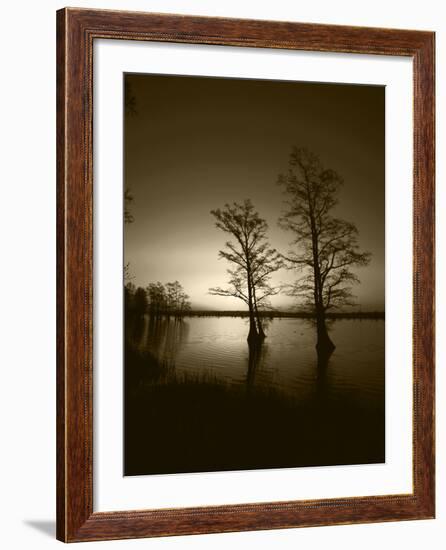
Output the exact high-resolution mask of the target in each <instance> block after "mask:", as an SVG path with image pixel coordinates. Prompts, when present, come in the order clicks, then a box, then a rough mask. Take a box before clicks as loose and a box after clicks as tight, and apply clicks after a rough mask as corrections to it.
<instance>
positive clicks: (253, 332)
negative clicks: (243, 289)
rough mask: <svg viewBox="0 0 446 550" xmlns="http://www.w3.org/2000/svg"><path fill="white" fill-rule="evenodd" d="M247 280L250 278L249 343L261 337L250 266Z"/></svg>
mask: <svg viewBox="0 0 446 550" xmlns="http://www.w3.org/2000/svg"><path fill="white" fill-rule="evenodd" d="M247 278H248V307H249V333H248V341H252V340H255V339H257V338H258V337H259V335H258V333H257V327H256V321H255V310H254V300H253V289H252V284H251V270H250V267H249V264H248V269H247Z"/></svg>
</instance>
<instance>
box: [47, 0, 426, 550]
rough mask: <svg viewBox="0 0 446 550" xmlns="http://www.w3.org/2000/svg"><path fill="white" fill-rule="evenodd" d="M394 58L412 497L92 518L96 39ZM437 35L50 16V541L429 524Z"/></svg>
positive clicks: (105, 14) (116, 15)
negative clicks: (401, 62)
mask: <svg viewBox="0 0 446 550" xmlns="http://www.w3.org/2000/svg"><path fill="white" fill-rule="evenodd" d="M97 38H109V39H117V40H118V39H126V40H156V41H166V42H187V43H194V44H219V45H222V46H228V45H234V46H250V47H261V48H282V49H296V50H311V51H327V52H352V53H364V54H365V53H367V54H381V55H402V56H409V57H411V58H412V59H413V64H414V185H413V193H414V197H413V198H414V284H413V289H414V292H413V307H414V325H413V350H414V364H413V375H414V388H413V392H414V393H413V395H414V418H413V434H414V444H413V453H414V454H413V456H414V461H413V464H414V469H413V493H412V494H409V495H385V496H370V497H356V498H342V499H328V500H312V501H292V502H274V503H261V504H243V505H235V506H234V505H231V506H230V505H228V506H212V507H200V508H183V509H172V510H142V511H141V510H140V511H122V512H110V513H105V512H96V513H94V512H93V480H92V466H93V394H92V376H93V362H92V349H93V324H92V323H93V320H92V319H93V315H92V313H93V311H92V304H93V301H92V296H93V278H92V276H93V271H92V267H93V199H92V198H93V177H92V166H93V150H92V118H93V116H92V115H93V113H92V93H93V88H92V86H93V81H92V69H93V41H94V40H95V39H97ZM434 485H435V475H434V34H433V33H431V32H424V31H423V32H422V31H408V30H394V29H371V28H360V27H343V26H331V25H312V24H301V23H286V22H271V21H251V20H237V19H225V18H207V17H185V16H181V15H161V14H148V13H131V12H117V11H99V10H89V9H85V10H83V9H75V8H66V9H63V10H60V11H59V12H58V13H57V538H58V539H60V540H62V541H66V542H72V541H87V540H105V539H121V538H134V537H148V536H162V535H183V534H192V533H211V532H225V531H246V530H254V529H275V528H284V527H304V526H314V525H327V524H343V523H358V522H361V523H365V522H375V521H391V520H409V519H421V518H432V517H434V507H435V490H434Z"/></svg>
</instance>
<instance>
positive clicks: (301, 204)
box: [278, 147, 371, 353]
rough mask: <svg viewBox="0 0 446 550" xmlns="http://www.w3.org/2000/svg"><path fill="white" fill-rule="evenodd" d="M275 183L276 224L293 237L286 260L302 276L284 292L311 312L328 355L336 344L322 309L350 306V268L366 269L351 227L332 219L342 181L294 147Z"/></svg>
mask: <svg viewBox="0 0 446 550" xmlns="http://www.w3.org/2000/svg"><path fill="white" fill-rule="evenodd" d="M278 181H279V184H281V185H282V186H283V187H284V190H285V194H286V196H287V200H286V207H285V211H284V213H283V215H282V217H281V218H280V220H279V224H280V225H281V226H282V227H283V228H284V229H286V230H288V231H290V232H291V233H293V235H294V239H293V241H292V243H291V246H292V247H293V248H292V249H291V250H290V251H289V253H288V254H287V255H286V256H285V258H286V260H287V261H288V263H289V265H290V266H291V267H293V268H295V269H297V270H298V271H299V273H300V274H301V276H300V277H299V278H298V279H297V281H296V282H295V284H294V285H292V287H291V288H290V291H289V294H290V295H292V296H294V297H295V298H298V299H299V301H300V303H302V304H303V305H305V306H309V307H310V308H311V309H312V310H313V311H314V313H315V316H316V326H317V344H316V348H317V349H318V351H319V352H321V353H331V352H332V351H333V349H334V348H335V345H334V344H333V342H332V341H331V339H330V337H329V335H328V331H327V323H326V314H327V311H329V310H330V309H334V308H342V307H345V306H351V305H353V304H354V300H353V294H352V285H353V284H356V283H359V278H358V276H357V274H356V273H355V272H354V271H352V268H353V267H355V266H356V267H357V266H365V265H367V264H368V263H369V261H370V256H371V255H370V253H368V252H362V251H361V250H360V248H359V244H358V229H357V228H356V226H355V225H354V224H353V223H350V222H348V221H345V220H343V219H339V218H337V217H335V215H334V213H333V209H334V207H335V206H336V205H337V203H338V194H339V191H340V188H341V186H342V184H343V180H342V178H341V177H340V176H339V174H337V172H335V171H334V170H331V169H328V168H324V167H323V165H322V163H321V161H320V159H319V157H318V156H317V155H315V154H314V153H312V152H311V151H309V150H307V149H305V148H297V147H294V148H293V150H292V152H291V155H290V159H289V169H288V172H287V173H286V174H282V175H280V176H279V180H278Z"/></svg>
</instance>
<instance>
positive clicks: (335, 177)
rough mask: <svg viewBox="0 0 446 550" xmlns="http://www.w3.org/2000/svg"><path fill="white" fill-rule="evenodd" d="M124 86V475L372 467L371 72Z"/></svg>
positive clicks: (380, 369)
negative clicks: (340, 80) (349, 77)
mask: <svg viewBox="0 0 446 550" xmlns="http://www.w3.org/2000/svg"><path fill="white" fill-rule="evenodd" d="M123 86H124V105H123V117H124V144H123V146H124V177H123V218H124V219H123V222H124V223H123V225H124V261H123V279H124V289H123V300H124V306H123V308H124V334H123V339H124V475H126V476H134V475H150V474H175V473H189V472H190V473H192V472H217V471H230V470H252V469H270V468H297V467H312V466H313V467H314V466H338V465H354V464H377V463H383V462H385V459H386V455H385V87H384V86H376V85H374V86H371V85H354V84H329V83H318V82H299V81H278V80H249V79H230V78H214V77H199V76H190V77H189V76H175V75H159V74H157V75H152V74H125V75H124V82H123Z"/></svg>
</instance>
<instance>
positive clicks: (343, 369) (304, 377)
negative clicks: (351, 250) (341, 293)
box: [138, 317, 384, 406]
mask: <svg viewBox="0 0 446 550" xmlns="http://www.w3.org/2000/svg"><path fill="white" fill-rule="evenodd" d="M247 333H248V320H247V319H246V318H240V317H201V318H200V317H186V318H185V319H184V320H182V321H176V322H175V321H174V320H170V321H166V320H159V321H156V322H152V323H150V322H149V320H148V319H145V322H144V329H143V330H142V334H141V338H140V339H139V343H138V347H139V348H140V349H141V350H147V351H149V352H151V353H152V354H154V355H155V356H156V357H157V358H158V360H159V361H160V362H162V363H163V364H164V365H165V366H166V367H169V368H170V369H174V370H175V373H176V374H177V375H180V376H181V374H183V373H186V374H198V375H201V374H208V375H210V377H213V378H214V377H215V378H216V379H218V380H222V381H224V382H227V383H229V384H231V385H242V384H243V385H245V384H247V383H249V384H251V385H253V386H254V387H262V386H268V387H269V388H273V389H276V390H278V391H280V392H284V393H286V394H288V395H290V396H293V395H294V396H299V397H301V398H308V397H310V396H311V394H312V393H313V392H314V391H316V390H317V389H318V388H317V386H318V384H317V382H318V380H319V379H320V368H318V364H317V356H316V352H315V330H314V328H313V326H312V324H311V323H310V322H309V321H308V320H306V319H295V318H283V319H273V320H271V321H270V322H269V324H268V329H267V335H268V336H267V338H266V340H265V342H264V343H263V345H262V347H261V349H260V350H259V352H258V354H257V357H255V358H254V359H253V358H252V357H250V353H249V349H248V345H247V342H246V334H247ZM330 334H331V338H332V340H333V341H334V342H335V344H336V350H335V351H334V353H333V355H332V356H331V357H330V359H329V362H328V365H327V367H329V368H327V370H326V372H325V376H324V387H325V389H326V390H327V391H328V392H329V394H330V395H331V396H332V397H333V398H339V399H342V398H344V397H345V396H346V395H347V394H352V395H354V396H355V398H357V399H360V400H362V401H363V405H364V406H366V405H367V404H368V405H370V406H373V405H374V404H375V403H378V402H380V401H381V400H382V398H383V396H384V321H382V320H351V319H339V320H336V321H334V322H333V324H332V327H331V331H330Z"/></svg>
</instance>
